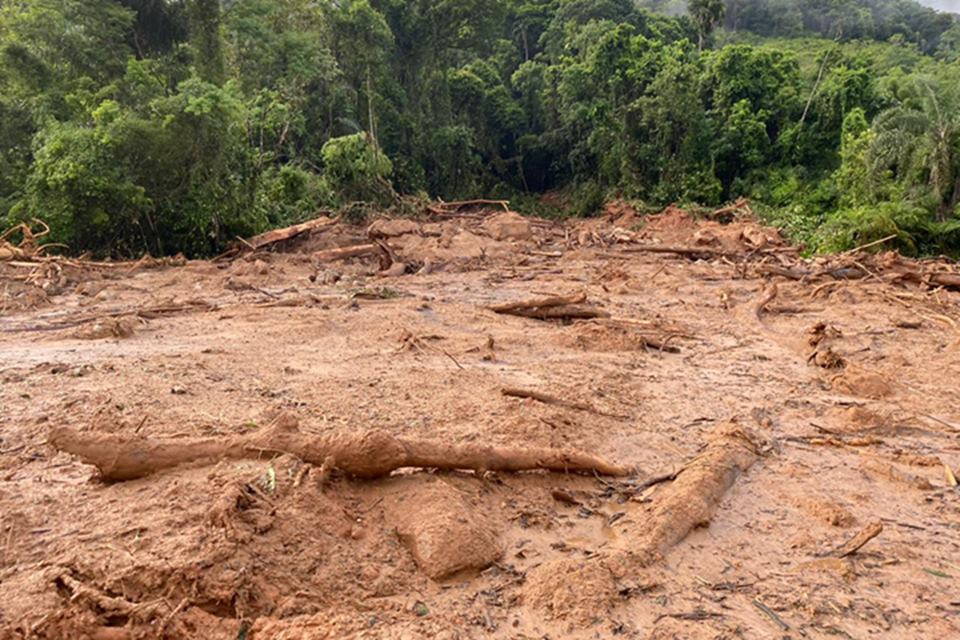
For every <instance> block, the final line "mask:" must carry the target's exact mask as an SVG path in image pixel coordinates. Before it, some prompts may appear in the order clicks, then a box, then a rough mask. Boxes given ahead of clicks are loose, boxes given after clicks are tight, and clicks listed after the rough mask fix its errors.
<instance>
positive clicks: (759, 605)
mask: <svg viewBox="0 0 960 640" xmlns="http://www.w3.org/2000/svg"><path fill="white" fill-rule="evenodd" d="M753 606H755V607H756V608H757V609H760V611H762V612H763V613H765V614H766V615H767V617H768V618H770V619H771V620H773V622H774V623H775V624H776V625H777V626H778V627H780V628H781V629H783V630H784V631H789V630H790V625H788V624H787V623H786V622H784V621H783V618H781V617H780V616H778V615H777V612H776V611H774V610H773V609H771V608H770V607H768V606H767V605H765V604H763V603H762V602H760V599H759V598H754V600H753Z"/></svg>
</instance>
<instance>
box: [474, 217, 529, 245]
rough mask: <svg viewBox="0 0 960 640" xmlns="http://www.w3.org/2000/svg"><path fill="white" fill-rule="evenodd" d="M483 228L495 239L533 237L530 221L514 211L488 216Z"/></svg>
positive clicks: (527, 238) (525, 238) (526, 238)
mask: <svg viewBox="0 0 960 640" xmlns="http://www.w3.org/2000/svg"><path fill="white" fill-rule="evenodd" d="M483 228H484V230H486V232H487V233H488V234H489V235H490V237H491V238H493V239H494V240H529V239H530V238H532V237H533V230H532V229H531V227H530V221H529V220H527V219H526V218H524V217H523V216H521V215H520V214H519V213H516V212H513V211H504V212H503V213H498V214H496V215H494V216H491V217H489V218H487V219H486V221H484V223H483Z"/></svg>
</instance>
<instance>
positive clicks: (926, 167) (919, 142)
mask: <svg viewBox="0 0 960 640" xmlns="http://www.w3.org/2000/svg"><path fill="white" fill-rule="evenodd" d="M944 80H945V81H941V80H939V79H937V78H935V77H932V76H926V75H921V76H915V77H911V78H909V79H908V81H907V82H906V83H904V85H903V87H902V90H901V95H900V102H899V104H897V105H896V106H893V107H891V108H889V109H887V110H885V111H884V112H882V113H881V114H880V115H878V116H877V118H876V120H875V121H874V123H873V129H874V130H875V132H876V137H875V139H874V140H873V142H872V144H871V146H870V155H871V157H872V160H873V166H874V171H875V172H882V171H892V172H893V175H894V176H895V178H896V179H897V180H898V181H899V182H901V184H904V185H905V186H906V185H919V184H923V183H926V185H927V186H928V188H929V191H930V195H931V196H932V198H933V199H934V202H935V203H936V215H937V218H938V219H939V220H941V221H943V220H945V219H946V218H947V216H949V215H950V214H951V213H953V211H954V209H955V207H956V206H957V202H960V87H958V80H960V78H958V77H957V76H956V74H951V77H948V78H946V79H944Z"/></svg>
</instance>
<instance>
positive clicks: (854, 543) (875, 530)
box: [830, 521, 883, 558]
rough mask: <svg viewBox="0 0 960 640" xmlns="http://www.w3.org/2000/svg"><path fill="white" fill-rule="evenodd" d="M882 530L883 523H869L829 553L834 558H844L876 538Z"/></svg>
mask: <svg viewBox="0 0 960 640" xmlns="http://www.w3.org/2000/svg"><path fill="white" fill-rule="evenodd" d="M882 532H883V523H882V522H879V521H878V522H874V523H873V524H871V525H869V526H868V527H867V528H866V529H864V530H863V531H861V532H860V533H858V534H857V535H855V536H853V538H851V539H850V540H849V541H847V542H845V543H844V544H843V545H841V546H840V547H839V548H837V549H836V550H835V551H833V552H832V553H831V554H830V555H831V556H833V557H835V558H846V557H847V556H850V555H853V554H854V553H856V552H857V551H858V550H860V549H861V548H862V547H863V546H864V545H865V544H867V543H868V542H870V541H871V540H873V539H874V538H876V537H877V536H878V535H880V534H881V533H882Z"/></svg>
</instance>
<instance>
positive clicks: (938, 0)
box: [917, 0, 960, 13]
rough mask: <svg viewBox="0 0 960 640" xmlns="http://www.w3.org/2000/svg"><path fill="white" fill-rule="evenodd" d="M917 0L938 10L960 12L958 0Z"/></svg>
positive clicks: (959, 0)
mask: <svg viewBox="0 0 960 640" xmlns="http://www.w3.org/2000/svg"><path fill="white" fill-rule="evenodd" d="M917 2H919V3H920V4H925V5H927V6H928V7H933V8H934V9H939V10H940V11H951V12H953V13H960V0H917Z"/></svg>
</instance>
